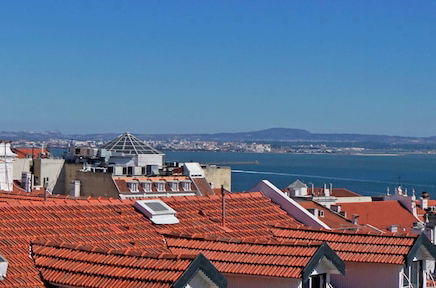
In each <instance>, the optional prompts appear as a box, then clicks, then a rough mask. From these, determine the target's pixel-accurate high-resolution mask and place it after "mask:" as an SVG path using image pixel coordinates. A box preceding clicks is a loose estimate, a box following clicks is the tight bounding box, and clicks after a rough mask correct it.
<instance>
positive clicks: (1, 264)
mask: <svg viewBox="0 0 436 288" xmlns="http://www.w3.org/2000/svg"><path fill="white" fill-rule="evenodd" d="M8 265H9V262H8V260H6V258H5V257H3V256H0V280H4V279H5V277H6V273H7V272H8Z"/></svg>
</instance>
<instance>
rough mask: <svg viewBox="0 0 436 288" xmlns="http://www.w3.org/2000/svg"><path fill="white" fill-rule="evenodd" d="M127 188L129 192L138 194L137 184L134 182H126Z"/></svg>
mask: <svg viewBox="0 0 436 288" xmlns="http://www.w3.org/2000/svg"><path fill="white" fill-rule="evenodd" d="M127 186H129V190H130V192H133V193H135V192H139V191H138V183H136V182H128V183H127Z"/></svg>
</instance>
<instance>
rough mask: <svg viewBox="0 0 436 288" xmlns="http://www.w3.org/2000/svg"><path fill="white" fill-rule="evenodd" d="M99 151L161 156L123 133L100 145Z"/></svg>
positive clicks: (133, 137)
mask: <svg viewBox="0 0 436 288" xmlns="http://www.w3.org/2000/svg"><path fill="white" fill-rule="evenodd" d="M100 148H101V149H106V150H108V151H112V152H118V153H124V154H133V155H139V154H161V152H160V151H158V150H156V149H154V148H153V147H151V146H150V145H147V144H145V143H144V142H143V141H141V140H139V139H138V138H137V137H135V136H133V135H132V134H130V133H124V134H121V135H120V136H118V137H117V138H115V139H113V140H112V141H109V142H108V143H106V144H104V145H102V146H101V147H100Z"/></svg>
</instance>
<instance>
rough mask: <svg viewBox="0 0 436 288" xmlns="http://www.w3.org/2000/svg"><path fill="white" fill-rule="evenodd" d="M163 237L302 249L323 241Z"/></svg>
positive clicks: (180, 234)
mask: <svg viewBox="0 0 436 288" xmlns="http://www.w3.org/2000/svg"><path fill="white" fill-rule="evenodd" d="M160 234H161V235H163V236H164V237H169V238H182V239H189V240H200V241H210V242H224V243H229V244H253V245H266V246H269V245H271V246H304V247H312V246H315V247H318V246H320V245H321V244H322V243H323V241H312V240H307V241H303V240H280V239H277V238H274V237H271V238H261V239H257V240H246V239H244V238H234V237H226V236H225V235H206V236H201V235H197V234H187V233H182V232H180V233H178V232H166V231H163V232H161V233H160Z"/></svg>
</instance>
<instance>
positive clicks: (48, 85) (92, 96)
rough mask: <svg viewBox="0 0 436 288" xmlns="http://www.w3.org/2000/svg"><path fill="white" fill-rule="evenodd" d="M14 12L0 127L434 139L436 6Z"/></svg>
mask: <svg viewBox="0 0 436 288" xmlns="http://www.w3.org/2000/svg"><path fill="white" fill-rule="evenodd" d="M8 2H9V3H6V1H4V2H3V1H2V3H1V6H0V99H1V104H0V107H3V109H2V110H1V115H2V116H1V118H0V130H5V131H10V130H37V131H44V130H60V131H62V132H65V133H71V132H79V133H81V132H83V133H88V132H109V131H113V132H121V131H126V130H127V131H131V132H143V133H170V132H182V133H184V132H222V131H246V130H257V129H263V128H269V127H290V128H303V129H308V130H310V131H312V132H356V133H376V134H391V135H417V136H429V135H436V1H425V0H423V1H349V0H347V1H218V0H217V1H77V0H75V1H8Z"/></svg>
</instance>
